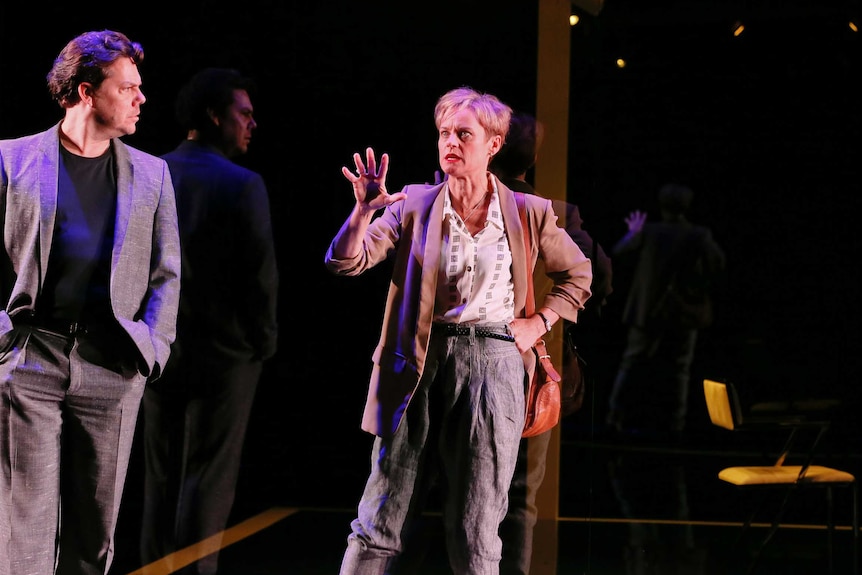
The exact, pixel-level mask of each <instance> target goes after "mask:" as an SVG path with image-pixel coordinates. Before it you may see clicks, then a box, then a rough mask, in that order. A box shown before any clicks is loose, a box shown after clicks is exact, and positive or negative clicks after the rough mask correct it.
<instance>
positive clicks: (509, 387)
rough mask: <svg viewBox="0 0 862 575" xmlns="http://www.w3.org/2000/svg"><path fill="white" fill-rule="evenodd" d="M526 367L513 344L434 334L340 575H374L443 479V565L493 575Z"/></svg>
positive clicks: (381, 452) (381, 457)
mask: <svg viewBox="0 0 862 575" xmlns="http://www.w3.org/2000/svg"><path fill="white" fill-rule="evenodd" d="M524 380H525V372H524V363H523V359H522V358H521V355H520V354H519V353H518V350H517V348H516V346H515V344H514V343H511V342H504V341H499V340H496V339H490V338H487V339H486V338H480V337H475V336H474V335H465V336H450V337H447V336H445V335H442V334H440V333H437V332H432V337H431V343H430V347H429V352H428V358H427V361H426V364H425V371H424V373H423V375H422V378H421V379H420V381H419V387H418V389H417V391H416V393H415V395H414V396H413V399H412V401H411V403H410V405H409V407H408V408H407V412H406V414H405V417H404V420H403V421H402V422H401V425H400V427H399V428H398V431H397V432H396V433H395V435H394V436H393V437H391V438H387V439H384V438H380V437H378V438H376V440H375V442H374V447H373V450H372V457H371V474H370V476H369V478H368V482H367V483H366V486H365V491H364V493H363V494H362V498H361V500H360V502H359V508H358V515H357V518H356V519H355V520H354V521H353V522H352V524H351V527H352V533H351V534H350V535H349V537H348V544H347V549H346V551H345V554H344V558H343V561H342V565H341V575H372V574H375V575H379V574H382V573H384V572H385V570H386V566H387V563H388V562H389V560H390V559H391V558H392V557H395V556H396V555H397V554H398V553H399V552H400V551H401V549H402V537H403V536H404V534H405V533H406V532H407V531H408V530H409V528H410V527H411V522H412V521H413V520H414V519H416V518H417V517H418V514H420V513H421V512H422V508H423V507H424V504H425V499H426V496H427V494H428V491H429V489H430V487H431V486H432V485H434V483H435V481H439V482H440V487H441V488H442V489H441V491H442V500H443V523H444V526H445V530H446V547H447V551H448V554H449V563H450V565H451V567H452V570H453V571H454V572H455V573H456V574H457V575H497V574H498V573H499V562H500V556H501V547H502V544H501V541H500V537H499V535H498V529H499V526H500V522H501V521H502V519H503V517H504V516H505V514H506V509H507V507H508V490H509V483H510V482H511V479H512V474H513V472H514V469H515V462H516V460H517V456H518V445H519V442H520V439H521V431H522V429H523V426H524Z"/></svg>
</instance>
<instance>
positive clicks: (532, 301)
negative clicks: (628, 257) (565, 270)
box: [515, 192, 536, 317]
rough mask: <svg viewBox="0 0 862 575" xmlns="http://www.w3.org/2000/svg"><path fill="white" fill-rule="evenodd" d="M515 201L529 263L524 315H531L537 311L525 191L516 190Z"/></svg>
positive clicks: (526, 260)
mask: <svg viewBox="0 0 862 575" xmlns="http://www.w3.org/2000/svg"><path fill="white" fill-rule="evenodd" d="M515 202H516V203H517V204H518V214H519V215H520V216H521V227H522V228H523V229H524V250H525V254H526V259H525V260H524V261H525V262H526V265H527V301H526V302H525V303H524V317H530V316H531V315H533V313H535V311H536V294H535V292H534V291H533V270H531V269H530V251H531V249H532V245H533V244H532V242H531V241H530V230H529V229H528V228H527V206H526V203H525V200H524V192H515Z"/></svg>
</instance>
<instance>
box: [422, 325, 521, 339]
mask: <svg viewBox="0 0 862 575" xmlns="http://www.w3.org/2000/svg"><path fill="white" fill-rule="evenodd" d="M438 325H439V327H440V329H442V330H443V333H444V334H446V335H447V336H452V335H471V334H475V336H476V337H490V338H491V339H499V340H501V341H511V342H513V341H515V337H514V336H512V335H509V334H508V333H499V332H496V331H493V330H491V329H488V328H486V327H479V326H474V325H463V324H458V323H444V324H438Z"/></svg>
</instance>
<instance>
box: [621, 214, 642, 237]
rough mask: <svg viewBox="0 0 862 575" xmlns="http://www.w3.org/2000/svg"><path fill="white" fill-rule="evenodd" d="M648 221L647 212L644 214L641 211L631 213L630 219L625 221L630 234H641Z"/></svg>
mask: <svg viewBox="0 0 862 575" xmlns="http://www.w3.org/2000/svg"><path fill="white" fill-rule="evenodd" d="M646 219H647V214H646V212H642V211H640V210H635V211H633V212H631V213H630V214H629V217H627V218H626V219H625V222H626V225H627V226H628V227H629V233H632V234H637V233H639V232H640V231H641V230H642V229H643V227H644V223H645V222H646Z"/></svg>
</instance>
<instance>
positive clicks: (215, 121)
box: [207, 108, 221, 127]
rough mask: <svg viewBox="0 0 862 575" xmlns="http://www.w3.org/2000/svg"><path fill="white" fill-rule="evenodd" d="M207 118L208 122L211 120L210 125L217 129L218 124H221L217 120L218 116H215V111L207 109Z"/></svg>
mask: <svg viewBox="0 0 862 575" xmlns="http://www.w3.org/2000/svg"><path fill="white" fill-rule="evenodd" d="M207 116H209V117H210V120H212V123H213V124H215V126H216V127H218V126H219V124H220V123H221V120H219V117H218V114H216V113H215V110H213V109H212V108H207Z"/></svg>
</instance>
